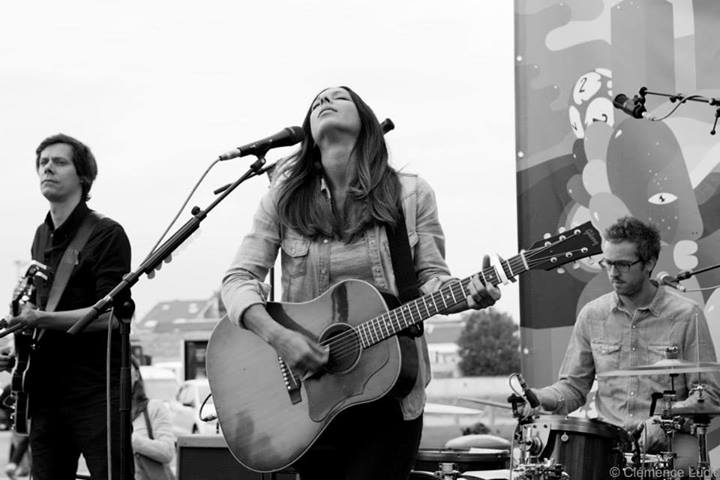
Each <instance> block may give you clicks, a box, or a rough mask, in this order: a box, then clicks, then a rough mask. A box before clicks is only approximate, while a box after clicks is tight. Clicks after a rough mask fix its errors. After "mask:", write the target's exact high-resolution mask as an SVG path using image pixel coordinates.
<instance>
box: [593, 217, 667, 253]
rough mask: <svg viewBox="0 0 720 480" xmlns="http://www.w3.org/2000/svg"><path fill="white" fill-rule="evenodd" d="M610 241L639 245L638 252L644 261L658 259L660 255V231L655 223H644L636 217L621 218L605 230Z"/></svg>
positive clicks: (606, 237)
mask: <svg viewBox="0 0 720 480" xmlns="http://www.w3.org/2000/svg"><path fill="white" fill-rule="evenodd" d="M605 240H607V241H608V242H613V243H617V242H623V241H627V242H631V243H634V244H635V246H636V247H637V254H638V257H639V258H640V260H642V262H643V263H647V262H648V261H649V260H651V259H654V260H657V258H658V256H659V255H660V232H659V231H658V229H657V227H655V225H653V224H650V223H643V222H642V221H640V220H638V219H637V218H635V217H622V218H619V219H618V220H617V221H616V222H615V223H614V224H612V225H610V226H609V227H608V228H607V229H606V230H605Z"/></svg>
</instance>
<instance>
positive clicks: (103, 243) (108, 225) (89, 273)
mask: <svg viewBox="0 0 720 480" xmlns="http://www.w3.org/2000/svg"><path fill="white" fill-rule="evenodd" d="M89 213H90V210H89V209H88V207H87V205H86V204H85V202H80V203H79V204H78V205H77V207H75V209H74V210H73V212H72V213H71V214H70V216H69V217H68V218H67V220H65V222H63V224H62V225H60V227H59V228H57V229H55V228H54V225H53V223H52V219H51V217H50V214H48V215H47V217H46V218H45V222H44V223H43V224H41V225H40V226H39V227H38V229H37V231H36V233H35V238H34V240H33V246H32V256H33V259H35V260H38V261H40V262H42V263H44V264H45V265H46V266H47V267H48V268H49V271H50V275H49V280H48V281H47V282H42V281H41V282H37V283H38V292H37V299H36V300H37V302H36V303H37V305H38V307H40V308H41V309H42V308H43V307H44V306H45V304H46V303H47V301H48V295H49V291H50V287H51V285H52V280H53V275H54V273H55V272H56V271H57V269H58V265H59V263H60V260H61V258H62V257H63V254H64V253H65V250H66V248H67V247H68V245H69V244H70V242H71V241H72V239H73V238H74V236H75V234H76V233H77V231H78V229H79V228H80V225H81V224H82V222H83V220H84V219H85V217H86V216H87V215H88V214H89ZM129 271H130V242H129V241H128V238H127V236H126V235H125V232H124V230H123V228H122V226H120V224H118V223H117V222H115V221H114V220H111V219H109V218H107V217H102V218H100V220H99V221H98V222H97V224H96V225H95V228H94V230H93V231H92V234H91V235H90V238H89V239H88V241H87V243H86V244H85V245H84V246H83V248H82V249H81V250H80V252H78V255H77V259H76V261H75V267H74V268H73V271H72V274H71V275H70V279H69V280H68V283H67V286H66V288H65V290H64V291H63V293H62V296H61V298H60V301H59V303H58V305H57V308H55V311H58V312H61V311H68V310H77V309H81V308H86V307H90V306H92V305H94V304H95V303H96V302H97V301H98V300H100V299H101V298H103V297H104V296H105V295H106V294H107V293H109V292H110V290H112V289H113V288H114V287H115V286H116V285H117V284H118V283H119V282H120V281H121V280H122V277H123V276H124V275H125V274H126V273H128V272H129ZM129 298H130V293H129V291H125V292H124V293H123V294H122V295H118V297H117V298H116V300H117V301H118V302H123V301H125V300H129ZM110 343H111V367H110V382H111V387H112V388H111V395H110V396H111V407H112V409H111V410H112V415H111V418H112V422H111V429H112V460H113V462H112V463H113V466H112V470H113V477H114V478H119V476H120V437H119V398H120V396H119V382H120V336H119V334H118V332H117V330H115V331H113V334H112V338H111V340H110ZM106 350H107V331H105V330H100V331H96V332H87V331H85V332H82V333H80V334H78V335H69V334H67V333H65V332H64V331H59V330H45V331H44V333H43V337H42V338H41V339H40V341H39V342H38V346H37V348H36V350H35V351H34V352H33V353H32V358H31V361H30V364H31V366H30V376H29V378H30V385H29V388H28V393H29V404H30V416H31V423H30V426H31V428H30V447H31V452H32V456H33V466H32V470H33V478H36V479H38V480H45V479H53V480H57V479H68V480H69V479H74V478H75V471H76V469H77V462H78V457H79V455H80V454H81V453H82V454H83V456H84V457H85V460H86V462H87V465H88V469H89V470H90V474H91V476H92V477H93V478H97V479H102V478H107V477H108V472H107V446H106V435H107V428H106V404H107V399H106V394H105V382H106V374H105V370H106V367H105V365H106V361H105V359H106V355H107V351H106ZM128 450H130V445H129V439H128Z"/></svg>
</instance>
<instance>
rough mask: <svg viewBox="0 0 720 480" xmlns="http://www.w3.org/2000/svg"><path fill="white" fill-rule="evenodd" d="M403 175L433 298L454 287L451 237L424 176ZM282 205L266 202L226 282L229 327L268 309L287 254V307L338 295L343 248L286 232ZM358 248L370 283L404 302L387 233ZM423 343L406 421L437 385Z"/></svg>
mask: <svg viewBox="0 0 720 480" xmlns="http://www.w3.org/2000/svg"><path fill="white" fill-rule="evenodd" d="M398 175H399V178H400V183H401V186H402V204H403V211H404V214H405V222H406V227H407V232H408V241H409V243H410V250H411V253H412V256H413V261H414V264H415V272H416V273H417V277H418V282H419V287H420V289H421V290H422V292H423V293H430V292H433V291H436V290H437V289H439V288H440V287H441V286H442V285H443V284H444V283H445V282H447V281H448V280H450V279H451V277H450V272H449V271H448V267H447V264H446V263H445V237H444V235H443V231H442V228H441V226H440V222H439V220H438V212H437V205H436V202H435V194H434V192H433V190H432V188H431V187H430V185H429V184H428V183H427V182H426V181H425V180H423V179H422V178H420V177H418V176H417V175H410V174H404V173H399V174H398ZM318 194H319V195H321V194H323V192H318ZM277 201H278V188H277V185H274V186H272V187H271V188H270V190H269V191H268V192H267V194H265V195H264V196H263V198H262V200H261V202H260V206H259V208H258V210H257V211H256V213H255V217H254V220H253V226H252V230H251V231H250V233H249V234H248V235H247V236H246V237H245V238H244V239H243V241H242V244H241V245H240V249H239V250H238V253H237V255H236V257H235V260H234V261H233V263H232V265H231V266H230V268H229V269H228V271H227V272H226V274H225V276H224V278H223V285H222V297H223V301H224V302H225V305H226V307H227V311H228V316H229V319H230V320H231V321H232V322H234V323H236V324H238V325H240V319H241V318H242V315H243V313H244V312H245V310H246V309H247V308H248V307H250V306H251V305H254V304H259V303H261V304H265V301H266V296H267V294H268V292H269V286H268V285H267V284H265V283H263V280H264V279H265V277H266V275H267V273H268V270H269V268H270V267H271V266H272V265H274V263H275V259H276V257H277V253H278V250H280V251H281V267H282V283H281V284H282V301H284V302H305V301H309V300H312V299H313V298H315V297H317V296H319V295H320V294H322V293H323V292H325V291H326V290H327V289H328V288H330V287H331V278H330V272H331V269H330V262H331V255H330V253H331V250H332V246H333V242H339V240H336V239H333V238H317V239H314V240H313V239H310V238H307V237H305V236H303V235H301V234H300V233H298V232H296V231H295V230H293V229H289V228H285V227H283V226H281V225H280V222H279V220H278V214H277ZM354 245H356V246H355V247H354V248H362V249H365V250H366V252H367V256H366V258H367V259H368V260H369V269H368V272H370V273H369V274H368V275H369V277H368V278H362V280H366V281H368V282H369V283H371V284H372V285H374V286H375V287H376V288H378V289H380V290H384V291H387V292H390V293H393V294H395V295H397V293H398V292H397V287H396V285H395V275H394V274H393V269H392V261H391V258H390V247H389V244H388V238H387V235H386V233H385V228H384V227H382V226H375V227H372V228H370V229H368V230H366V231H365V233H364V235H363V241H362V242H357V243H355V244H354ZM355 253H357V252H355ZM362 256H363V257H365V256H364V255H362ZM415 342H416V345H417V348H418V353H419V355H420V358H421V359H422V360H421V361H420V364H419V369H418V376H417V379H416V381H415V385H414V387H413V389H412V391H411V392H410V393H409V394H408V395H407V396H406V397H405V398H403V399H402V400H401V402H400V403H401V408H402V411H403V415H404V418H405V419H408V420H409V419H413V418H416V417H418V416H419V415H420V414H421V413H422V410H423V408H424V405H425V386H426V385H427V383H428V382H429V381H430V361H429V356H428V350H427V343H426V341H425V338H424V337H419V338H416V339H415Z"/></svg>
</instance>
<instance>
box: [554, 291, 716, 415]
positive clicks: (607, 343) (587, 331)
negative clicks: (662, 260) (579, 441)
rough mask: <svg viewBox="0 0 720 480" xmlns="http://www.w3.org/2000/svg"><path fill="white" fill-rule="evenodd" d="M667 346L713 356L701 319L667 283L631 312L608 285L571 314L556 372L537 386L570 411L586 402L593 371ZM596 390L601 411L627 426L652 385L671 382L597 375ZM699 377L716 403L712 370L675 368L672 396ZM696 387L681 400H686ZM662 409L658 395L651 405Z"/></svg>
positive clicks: (645, 406) (629, 363) (657, 356)
mask: <svg viewBox="0 0 720 480" xmlns="http://www.w3.org/2000/svg"><path fill="white" fill-rule="evenodd" d="M669 347H677V348H678V350H679V356H678V358H680V359H684V360H688V361H700V362H715V348H714V346H713V343H712V339H711V337H710V331H709V329H708V325H707V321H706V320H705V315H704V314H703V311H702V310H701V309H700V308H699V307H698V305H697V304H696V303H695V302H693V301H692V300H690V299H689V298H687V297H684V296H682V295H680V294H679V293H677V292H675V291H674V290H669V289H668V288H666V287H664V286H660V287H658V289H657V292H656V293H655V296H654V297H653V300H652V301H651V302H650V304H649V305H647V306H646V307H641V308H638V309H637V310H635V312H634V313H633V312H631V311H630V310H628V309H627V308H626V307H625V306H624V305H623V303H622V301H621V299H620V297H619V296H618V295H617V294H616V293H615V292H610V293H608V294H605V295H603V296H601V297H600V298H598V299H596V300H593V301H592V302H589V303H588V304H587V305H585V306H584V307H583V308H582V310H581V311H580V314H579V315H578V319H577V322H576V323H575V327H574V329H573V332H572V335H571V337H570V343H569V345H568V348H567V351H566V354H565V358H564V360H563V362H562V365H561V367H560V380H559V381H558V382H556V383H554V384H553V385H551V386H549V387H545V388H544V389H541V395H551V396H554V398H555V399H556V400H557V401H558V403H559V406H558V409H557V413H569V412H572V411H573V410H575V409H577V408H579V407H580V406H582V405H583V404H584V403H585V399H586V396H587V394H588V392H589V391H590V388H591V387H592V384H593V380H595V374H596V373H602V372H608V371H611V370H618V369H628V368H630V367H637V366H640V365H650V364H653V363H656V362H658V361H660V360H663V359H665V358H666V351H667V349H668V348H669ZM597 381H598V391H597V394H596V397H595V402H596V407H597V411H598V416H599V418H600V419H602V420H605V421H607V422H610V423H613V424H615V425H619V426H623V427H625V428H628V429H629V428H632V427H634V426H635V425H637V424H638V423H640V422H641V421H642V420H644V419H646V418H648V416H649V413H650V404H651V401H652V399H651V396H652V394H653V392H660V393H662V392H663V391H665V390H670V388H671V384H670V375H667V374H662V375H660V374H657V375H637V376H611V377H598V378H597ZM699 381H702V383H703V384H704V385H705V386H706V388H707V389H706V398H707V400H708V401H709V402H710V403H711V404H713V405H718V394H719V393H720V390H719V386H718V385H719V382H718V375H717V374H716V372H713V373H702V374H701V375H700V376H699V375H698V374H697V373H687V374H679V375H677V376H676V377H675V380H674V387H675V391H676V393H677V398H678V400H685V399H687V398H688V395H689V393H690V389H691V388H692V387H693V386H694V385H696V384H697V383H698V382H699ZM694 397H695V395H693V398H691V399H690V400H689V401H688V402H684V404H685V405H687V404H689V403H693V401H694V400H693V399H694ZM661 410H662V402H661V401H658V404H657V406H656V413H657V414H659V413H660V412H661Z"/></svg>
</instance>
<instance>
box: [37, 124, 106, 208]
mask: <svg viewBox="0 0 720 480" xmlns="http://www.w3.org/2000/svg"><path fill="white" fill-rule="evenodd" d="M56 143H65V144H67V145H70V148H72V151H73V158H72V161H73V165H75V171H76V172H77V175H78V177H80V185H81V186H82V199H83V201H88V200H90V188H92V184H93V182H94V181H95V178H96V177H97V163H96V162H95V156H94V155H93V153H92V151H90V147H88V146H87V145H85V144H84V143H82V142H81V141H80V140H78V139H76V138H73V137H71V136H69V135H65V134H64V133H58V134H55V135H52V136H50V137H48V138H46V139H45V140H43V141H42V142H40V145H38V147H37V149H35V170H37V169H38V167H39V166H40V154H41V153H42V151H43V150H45V148H47V147H49V146H50V145H55V144H56Z"/></svg>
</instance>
